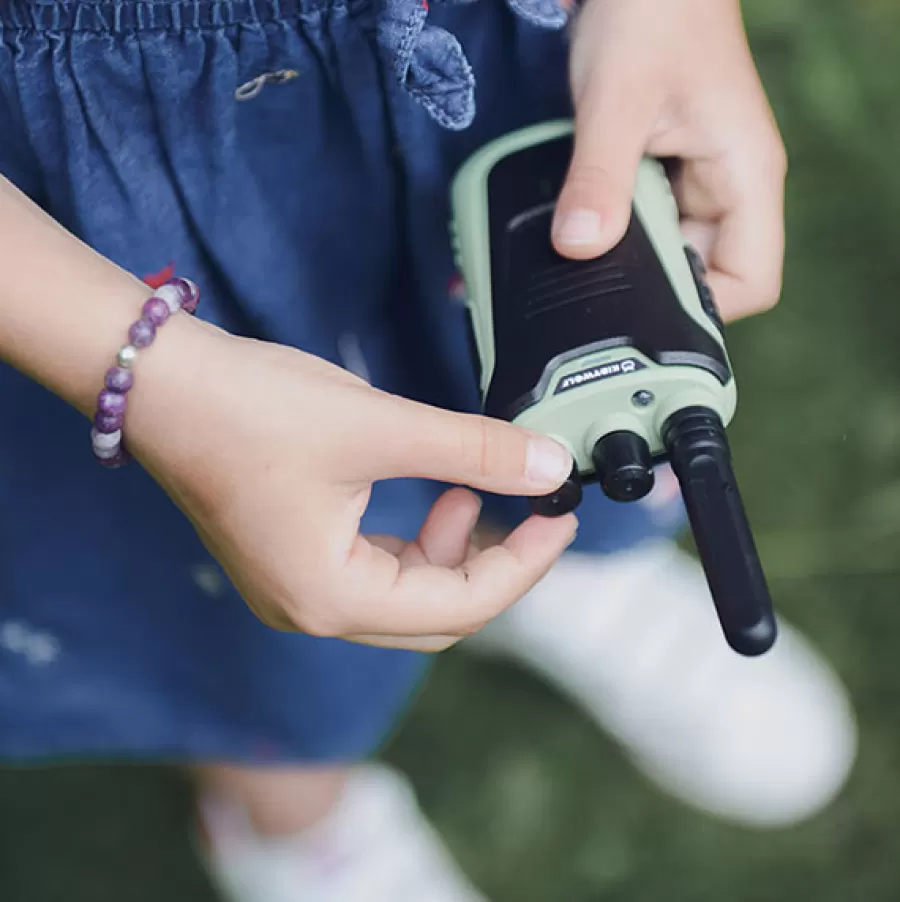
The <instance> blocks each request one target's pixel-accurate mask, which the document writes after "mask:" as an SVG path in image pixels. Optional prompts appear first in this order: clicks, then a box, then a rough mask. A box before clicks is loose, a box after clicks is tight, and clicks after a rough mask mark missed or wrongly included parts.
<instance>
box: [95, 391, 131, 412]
mask: <svg viewBox="0 0 900 902" xmlns="http://www.w3.org/2000/svg"><path fill="white" fill-rule="evenodd" d="M126 406H127V402H126V400H125V395H120V394H119V393H118V392H115V391H109V390H108V389H107V390H106V391H102V392H100V394H99V395H98V397H97V413H98V414H101V413H102V414H107V415H109V416H124V415H125V408H126Z"/></svg>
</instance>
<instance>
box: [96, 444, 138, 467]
mask: <svg viewBox="0 0 900 902" xmlns="http://www.w3.org/2000/svg"><path fill="white" fill-rule="evenodd" d="M94 460H96V461H97V463H98V464H100V466H101V467H106V468H107V469H108V470H116V469H118V468H119V467H124V466H125V464H127V463H128V462H129V461H130V460H131V455H130V454H129V453H128V452H127V451H126V450H125V447H124V445H122V446H120V447H119V450H118V451H117V452H116V453H115V454H114V455H113V456H112V457H97V455H96V454H95V455H94Z"/></svg>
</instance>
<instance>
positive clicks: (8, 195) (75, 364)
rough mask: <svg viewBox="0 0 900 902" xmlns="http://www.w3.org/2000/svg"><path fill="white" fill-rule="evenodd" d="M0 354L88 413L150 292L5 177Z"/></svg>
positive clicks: (0, 182) (0, 225)
mask: <svg viewBox="0 0 900 902" xmlns="http://www.w3.org/2000/svg"><path fill="white" fill-rule="evenodd" d="M0 265H2V270H3V273H4V277H3V280H2V282H0V360H2V361H4V362H6V363H9V364H10V365H11V366H13V367H15V368H16V369H18V370H20V371H21V372H23V373H25V374H26V375H28V376H30V377H31V378H33V379H35V380H36V381H38V382H40V383H41V384H43V385H44V386H46V387H47V388H49V389H50V390H51V391H53V392H54V393H56V394H57V395H59V396H60V397H62V398H63V399H64V400H66V401H68V402H69V403H70V404H72V405H74V406H75V407H77V408H78V409H79V410H81V411H82V412H83V413H86V414H89V413H90V412H91V408H92V405H93V403H94V402H95V400H96V396H97V392H98V391H99V390H100V388H101V386H102V381H103V374H104V372H105V371H106V368H107V367H108V366H110V365H111V364H112V362H113V359H114V356H115V353H116V350H117V349H118V348H119V347H120V346H121V345H122V344H123V343H124V341H125V338H126V335H127V330H128V326H129V324H130V323H131V322H132V321H133V320H134V319H135V318H136V316H137V315H138V314H139V311H140V306H141V302H142V301H143V300H144V299H145V298H146V297H147V296H149V294H150V293H151V292H150V290H149V289H148V288H147V287H146V286H145V285H144V284H143V283H141V282H140V281H139V280H137V279H135V278H134V277H132V276H130V275H129V274H127V273H125V272H123V271H122V270H121V269H119V268H118V267H117V266H115V265H114V264H112V263H110V262H109V261H108V260H105V259H104V258H103V257H101V256H100V255H99V254H97V253H95V252H94V251H92V250H91V249H90V248H89V247H87V246H86V245H85V244H83V243H82V242H80V241H78V240H77V239H76V238H74V237H73V236H72V235H71V234H69V233H68V232H66V231H65V229H63V228H62V227H61V226H59V225H58V224H57V223H56V222H54V221H53V220H52V219H51V218H50V217H49V216H47V215H46V214H45V213H44V212H43V211H42V210H40V208H38V207H37V206H36V205H35V204H33V203H32V202H31V201H30V200H28V198H26V197H25V196H24V195H23V194H22V193H21V192H20V191H18V190H17V189H16V188H15V187H14V186H13V185H11V184H10V183H9V182H8V181H7V180H5V179H3V178H2V177H0Z"/></svg>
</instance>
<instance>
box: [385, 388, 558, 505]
mask: <svg viewBox="0 0 900 902" xmlns="http://www.w3.org/2000/svg"><path fill="white" fill-rule="evenodd" d="M374 408H375V409H374V410H373V420H372V422H370V423H369V427H368V428H369V441H368V445H369V447H370V448H371V449H376V448H377V451H373V452H372V453H370V455H369V460H370V462H371V467H372V469H371V472H369V473H368V474H367V475H368V476H369V477H370V478H372V479H373V480H377V479H393V478H404V477H416V478H422V479H434V480H437V481H439V482H446V483H451V484H453V485H466V486H471V487H472V488H475V489H481V490H483V491H487V492H496V493H498V494H503V495H542V494H547V493H549V492H552V491H554V490H556V489H558V488H559V487H560V486H561V485H562V484H563V483H564V482H565V481H566V479H567V478H568V476H569V474H570V473H571V471H572V465H573V462H572V456H571V454H570V453H569V452H568V451H567V450H566V449H565V448H564V447H563V446H562V445H561V444H559V443H558V442H556V441H554V440H553V439H551V438H548V437H547V436H545V435H541V434H539V433H536V432H531V431H529V430H527V429H522V428H520V427H518V426H513V425H512V424H510V423H506V422H503V421H501V420H495V419H492V418H490V417H483V416H476V415H474V414H461V413H451V412H450V411H446V410H441V409H439V408H436V407H429V406H428V405H426V404H419V403H416V402H413V401H407V400H405V399H403V398H398V397H394V396H390V395H386V396H384V398H383V400H382V403H381V404H378V405H374Z"/></svg>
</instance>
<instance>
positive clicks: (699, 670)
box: [462, 541, 857, 827]
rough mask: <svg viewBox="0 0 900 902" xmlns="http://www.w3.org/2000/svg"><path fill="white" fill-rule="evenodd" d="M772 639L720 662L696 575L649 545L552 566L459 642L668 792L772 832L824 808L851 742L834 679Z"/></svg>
mask: <svg viewBox="0 0 900 902" xmlns="http://www.w3.org/2000/svg"><path fill="white" fill-rule="evenodd" d="M779 628H780V634H779V637H778V641H777V642H776V644H775V647H774V648H773V649H772V650H771V651H770V652H769V653H767V654H766V655H763V656H762V657H760V658H744V657H741V656H739V655H737V654H736V653H734V652H733V651H732V650H731V649H730V648H728V646H726V644H725V640H724V639H723V637H722V634H721V631H720V629H719V625H718V620H717V618H716V615H715V611H714V608H713V604H712V600H711V598H710V596H709V590H708V588H707V585H706V580H705V578H704V575H703V572H702V570H701V569H700V566H699V564H698V563H696V562H695V561H694V560H693V559H692V558H690V557H689V556H688V555H686V554H684V553H682V552H681V551H680V550H678V548H677V546H676V545H675V544H674V543H671V542H668V541H662V542H652V543H647V544H645V545H644V546H642V547H639V548H638V549H636V550H632V551H628V552H625V553H620V554H616V555H611V556H608V557H600V556H594V555H583V554H575V553H569V554H566V555H564V556H563V558H562V559H561V560H560V561H559V563H558V564H557V565H556V567H555V568H554V569H553V570H552V571H551V572H550V574H549V575H548V576H547V577H546V578H545V579H544V581H543V582H541V583H540V584H539V585H538V586H537V587H536V588H535V589H533V590H532V592H531V593H530V594H529V595H528V596H526V597H525V598H524V599H523V600H522V601H521V602H519V603H518V604H517V605H515V606H514V607H513V608H512V609H510V610H509V611H507V612H506V613H505V614H503V615H502V616H501V617H499V618H497V619H496V620H495V621H493V622H492V623H490V624H488V626H487V627H485V629H483V630H482V631H481V632H480V633H479V634H477V635H476V636H474V637H472V638H470V639H467V640H466V641H465V642H463V643H462V645H463V647H464V648H465V647H468V648H470V649H471V650H473V651H481V652H485V653H489V654H501V655H504V656H507V657H510V658H512V659H514V660H516V661H518V662H521V663H523V664H525V665H526V666H528V667H529V668H531V669H533V670H535V671H537V672H538V673H539V674H540V675H541V676H542V677H544V678H546V679H547V680H548V681H549V682H550V683H551V684H553V685H554V686H556V687H557V688H558V689H559V690H561V691H562V692H563V693H564V694H567V695H568V696H569V697H571V698H572V699H574V700H575V701H576V702H578V703H579V704H580V705H581V706H582V707H583V708H584V709H585V710H586V711H587V713H588V714H589V715H590V716H591V717H592V718H593V719H594V720H595V721H596V722H597V723H598V724H599V725H600V726H601V727H603V728H604V729H605V730H607V731H608V732H609V733H610V734H611V735H612V736H613V737H614V738H615V739H617V740H618V741H619V742H620V743H621V744H622V745H623V746H624V748H625V750H626V751H627V752H628V753H629V754H630V756H631V757H632V758H633V759H634V761H635V763H636V764H637V766H638V767H639V768H641V769H642V770H643V771H644V772H645V773H646V774H647V775H648V776H649V777H650V778H651V779H652V780H653V781H654V782H656V783H657V784H658V785H659V786H661V787H662V788H663V789H665V790H666V791H668V792H669V793H671V794H673V795H675V796H676V797H678V798H680V799H682V800H683V801H685V802H687V803H689V804H691V805H693V806H695V807H697V808H700V809H702V810H705V811H707V812H709V813H712V814H715V815H718V816H720V817H722V818H725V819H728V820H733V821H737V822H740V823H743V824H746V825H754V826H760V827H762V826H769V827H773V826H780V825H786V824H791V823H795V822H798V821H800V820H803V819H805V818H807V817H810V816H811V815H813V814H815V813H816V812H818V811H819V810H821V809H822V808H823V807H825V806H826V805H827V804H828V803H829V802H830V801H831V800H832V799H833V798H834V796H835V795H836V794H837V793H838V792H839V790H840V789H841V788H842V786H843V785H844V783H845V781H846V779H847V776H848V774H849V772H850V769H851V767H852V764H853V761H854V758H855V755H856V745H857V734H856V726H855V723H854V718H853V714H852V710H851V706H850V703H849V701H848V698H847V694H846V692H845V690H844V688H843V686H842V684H841V682H840V681H839V679H838V678H837V676H836V675H835V673H834V672H833V671H832V670H831V669H830V668H829V666H828V665H827V664H826V663H825V662H824V661H823V660H822V659H821V657H820V656H819V655H818V654H817V653H816V652H815V651H814V650H813V649H812V648H811V647H810V645H809V644H808V643H807V642H806V641H805V640H804V639H802V638H801V637H800V636H799V635H798V633H797V632H796V631H795V630H793V629H792V628H791V627H790V626H788V625H786V624H785V623H784V622H783V621H780V622H779Z"/></svg>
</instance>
